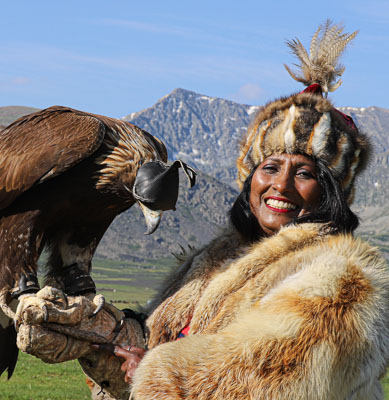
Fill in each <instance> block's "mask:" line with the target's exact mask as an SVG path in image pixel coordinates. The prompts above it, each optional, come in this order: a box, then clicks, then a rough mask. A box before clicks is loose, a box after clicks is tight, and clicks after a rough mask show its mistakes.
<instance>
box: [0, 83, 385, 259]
mask: <svg viewBox="0 0 389 400" xmlns="http://www.w3.org/2000/svg"><path fill="white" fill-rule="evenodd" d="M259 108H260V107H259V106H250V105H244V104H237V103H234V102H232V101H228V100H224V99H219V98H214V97H209V96H205V95H201V94H198V93H194V92H191V91H188V90H184V89H176V90H174V91H173V92H172V93H170V94H169V95H167V96H165V97H163V98H162V99H160V100H159V101H158V102H157V103H156V104H155V105H154V106H152V107H150V108H147V109H145V110H143V111H139V112H136V113H132V114H129V115H127V116H125V117H123V119H124V120H126V121H130V122H132V123H134V124H136V125H138V126H139V127H141V128H143V129H145V130H147V131H148V132H150V133H151V134H153V135H155V136H157V137H159V138H160V139H162V140H163V141H164V142H165V144H166V146H167V148H168V152H169V158H170V159H177V158H181V159H182V160H184V161H186V162H188V163H189V164H190V165H192V166H194V167H195V168H196V169H197V170H198V183H197V185H195V186H194V187H193V188H192V189H188V187H187V184H186V178H185V176H184V175H183V174H182V175H181V181H182V182H181V185H180V194H179V201H178V204H177V210H176V211H175V212H173V211H168V212H166V213H165V214H164V216H163V217H162V222H161V225H160V227H159V228H158V230H157V231H156V232H155V233H153V234H152V235H151V236H144V235H143V232H144V231H145V223H144V220H143V217H142V216H141V213H140V211H139V210H138V209H137V206H134V207H133V208H132V209H130V210H128V211H127V212H125V213H123V214H121V215H119V216H118V217H117V218H116V219H115V221H114V222H113V224H112V225H111V227H110V228H109V230H108V231H107V233H106V234H105V236H104V238H103V240H102V241H101V243H100V245H99V247H98V250H97V254H98V255H99V256H100V257H105V258H109V259H119V260H120V259H122V260H131V261H135V262H139V263H142V262H143V261H144V260H145V259H150V258H152V259H156V258H161V257H167V256H170V252H177V251H179V244H181V245H183V246H184V247H185V246H188V245H192V246H195V247H198V246H200V245H201V244H202V243H205V242H207V241H209V240H210V239H211V238H212V237H213V236H214V235H215V234H216V233H217V232H218V231H219V230H220V229H221V228H222V227H223V226H225V225H226V224H227V222H228V217H227V212H228V210H229V209H230V207H231V205H232V203H233V201H234V199H235V198H236V196H237V194H238V192H237V186H236V184H235V177H236V168H235V160H236V158H237V154H238V145H239V141H240V138H241V136H242V135H243V134H244V132H245V131H246V129H247V127H248V126H249V124H250V123H251V121H252V119H253V118H254V116H255V114H256V112H257V111H258V110H259ZM4 109H5V107H3V108H0V116H1V115H5V116H6V111H9V110H8V108H7V110H4ZM339 109H340V110H341V111H342V112H344V113H346V114H349V115H351V116H352V118H353V119H354V121H355V123H356V124H357V125H358V127H359V128H360V129H361V130H362V131H364V132H366V133H367V134H368V135H369V137H370V140H371V142H372V144H373V146H374V152H373V154H372V157H371V163H370V166H369V167H368V168H367V170H366V171H365V172H364V173H363V174H362V176H361V177H360V178H359V179H358V182H357V190H356V201H355V203H354V204H353V210H354V211H355V212H356V213H357V214H358V215H359V216H360V217H361V221H362V224H361V227H360V228H359V229H358V231H357V233H358V234H359V235H361V236H363V237H364V238H365V239H367V240H369V241H370V242H371V243H373V244H375V245H378V246H380V248H381V249H382V250H383V251H384V253H385V254H386V256H387V257H388V258H389V202H388V201H387V199H388V197H389V182H388V179H387V176H388V173H387V171H388V166H389V134H388V130H389V110H386V109H383V108H379V107H368V108H352V107H343V108H339ZM0 123H1V122H0Z"/></svg>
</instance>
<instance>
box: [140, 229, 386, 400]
mask: <svg viewBox="0 0 389 400" xmlns="http://www.w3.org/2000/svg"><path fill="white" fill-rule="evenodd" d="M325 232H326V230H325V227H324V226H323V225H320V224H301V225H298V226H289V227H284V228H282V229H281V230H280V232H279V233H278V234H276V235H274V236H272V237H269V238H266V239H263V240H261V241H260V242H258V243H255V244H252V245H247V244H245V242H244V241H243V239H242V238H241V237H240V235H239V234H238V233H237V232H236V231H233V230H230V231H227V232H225V233H224V234H223V235H221V236H220V237H218V238H217V239H215V240H214V241H213V242H211V243H210V244H208V245H207V246H206V247H204V248H203V249H202V250H201V251H198V252H197V253H195V254H193V255H191V256H190V257H189V258H188V259H187V260H186V262H184V263H183V264H182V266H181V267H180V268H179V269H178V270H177V271H176V272H174V273H173V275H172V276H171V277H170V278H169V280H168V282H167V283H166V285H165V289H164V290H162V291H161V293H160V295H159V297H158V298H157V299H156V301H155V303H154V304H153V307H154V311H153V312H152V314H151V315H150V317H149V319H148V321H147V325H148V328H149V331H150V336H149V348H151V350H150V351H149V352H148V353H147V355H146V356H145V358H144V359H143V360H142V361H141V363H140V364H139V366H138V368H137V370H136V372H135V376H134V385H133V393H134V395H135V399H136V400H143V399H148V400H151V399H155V400H157V399H158V400H165V399H166V400H167V399H169V400H174V399H197V400H205V399H207V400H216V399H220V400H229V399H231V400H232V399H234V400H241V399H242V400H243V399H251V400H259V399H261V400H262V399H268V400H278V399H282V400H287V399H288V400H296V399H299V400H304V399H306V400H308V399H312V400H317V399H326V400H330V399H332V400H343V399H344V400H351V399H352V400H357V399H359V400H362V399H364V400H366V399H383V394H382V389H381V385H380V382H379V379H380V377H382V375H383V374H384V373H385V369H386V365H387V362H388V359H389V272H388V267H387V265H386V262H385V261H384V260H383V258H382V257H381V256H380V255H379V253H378V252H377V249H375V248H372V247H371V246H369V245H368V244H366V243H364V242H362V241H361V240H359V239H356V238H354V237H353V236H352V235H349V234H336V235H331V234H326V233H325ZM188 323H190V332H189V335H188V336H187V337H185V338H182V339H180V340H176V339H177V337H178V335H179V333H180V332H181V330H182V329H183V328H184V327H185V326H186V325H187V324H188Z"/></svg>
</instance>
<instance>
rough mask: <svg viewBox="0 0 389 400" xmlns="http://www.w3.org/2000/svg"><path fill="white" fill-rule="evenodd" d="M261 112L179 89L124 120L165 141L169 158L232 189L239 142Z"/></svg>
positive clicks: (255, 107) (252, 107)
mask: <svg viewBox="0 0 389 400" xmlns="http://www.w3.org/2000/svg"><path fill="white" fill-rule="evenodd" d="M258 110H259V107H257V106H249V105H244V104H238V103H234V102H232V101H229V100H224V99H218V98H215V97H208V96H204V95H201V94H197V93H194V92H190V91H188V90H184V89H176V90H174V91H173V92H172V93H171V94H169V95H167V96H165V97H163V98H162V99H161V100H159V101H158V102H157V103H156V104H155V105H154V106H153V107H150V108H147V109H146V110H143V111H140V112H137V113H133V114H130V115H128V116H126V117H124V118H123V119H124V120H125V121H129V122H132V123H134V124H135V125H138V126H139V127H141V128H143V129H145V130H146V131H148V132H150V133H152V134H153V135H156V136H158V137H159V138H161V139H162V140H163V141H164V142H165V144H166V145H167V149H168V153H169V158H171V159H173V158H174V159H176V158H180V159H182V160H183V161H186V162H189V163H190V164H191V165H192V166H194V167H195V168H197V169H199V170H200V171H203V172H205V173H207V174H209V175H212V176H214V177H215V178H217V179H219V180H221V181H222V182H224V183H227V184H228V185H232V184H233V181H234V179H235V165H234V163H235V159H236V155H237V148H238V144H239V141H240V139H241V137H242V136H243V134H244V132H245V131H246V130H247V127H248V125H249V124H250V122H251V120H252V118H253V117H254V115H255V114H256V112H257V111H258Z"/></svg>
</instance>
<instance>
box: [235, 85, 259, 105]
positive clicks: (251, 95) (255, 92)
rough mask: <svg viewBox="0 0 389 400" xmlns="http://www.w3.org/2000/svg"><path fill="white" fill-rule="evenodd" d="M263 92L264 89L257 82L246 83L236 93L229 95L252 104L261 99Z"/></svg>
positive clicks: (237, 100)
mask: <svg viewBox="0 0 389 400" xmlns="http://www.w3.org/2000/svg"><path fill="white" fill-rule="evenodd" d="M263 93H264V90H263V89H262V88H261V87H260V86H258V85H257V84H255V83H246V84H244V85H243V86H241V87H240V88H239V89H238V91H237V92H236V93H234V94H232V95H230V96H228V97H229V98H230V99H231V100H234V101H236V102H238V103H247V104H252V103H254V102H258V101H259V100H260V99H261V97H262V95H263Z"/></svg>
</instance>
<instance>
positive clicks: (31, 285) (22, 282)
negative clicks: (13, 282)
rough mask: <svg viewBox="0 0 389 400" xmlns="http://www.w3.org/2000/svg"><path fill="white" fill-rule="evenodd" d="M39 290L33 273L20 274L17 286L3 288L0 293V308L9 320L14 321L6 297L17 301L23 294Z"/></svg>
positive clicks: (13, 315)
mask: <svg viewBox="0 0 389 400" xmlns="http://www.w3.org/2000/svg"><path fill="white" fill-rule="evenodd" d="M39 289H40V287H39V283H38V277H37V276H36V274H34V273H27V274H22V275H21V276H20V279H19V284H18V286H16V287H14V288H13V289H10V288H9V287H4V288H3V289H2V290H1V291H0V308H1V310H2V311H3V312H4V314H5V315H7V316H8V317H9V318H12V319H14V318H15V313H14V312H13V310H12V308H11V307H10V306H9V305H8V301H7V297H8V296H9V294H10V295H11V297H12V298H14V299H18V298H19V297H20V296H21V295H23V294H31V293H36V292H38V291H39Z"/></svg>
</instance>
